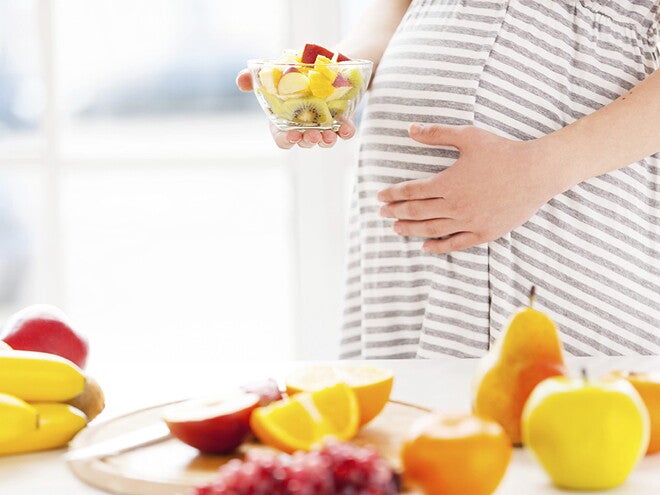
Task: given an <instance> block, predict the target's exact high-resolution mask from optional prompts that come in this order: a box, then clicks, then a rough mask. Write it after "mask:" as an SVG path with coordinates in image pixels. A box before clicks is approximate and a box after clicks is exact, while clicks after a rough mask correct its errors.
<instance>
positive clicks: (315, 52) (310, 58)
mask: <svg viewBox="0 0 660 495" xmlns="http://www.w3.org/2000/svg"><path fill="white" fill-rule="evenodd" d="M319 55H322V56H324V57H327V58H329V59H330V60H333V61H335V60H336V61H337V62H347V61H349V60H350V58H348V57H347V56H346V55H342V54H341V53H334V52H332V51H330V50H328V49H327V48H324V47H322V46H319V45H314V44H312V43H307V44H306V45H305V48H303V51H302V55H301V57H300V61H301V62H302V63H303V64H313V63H314V62H316V57H317V56H319Z"/></svg>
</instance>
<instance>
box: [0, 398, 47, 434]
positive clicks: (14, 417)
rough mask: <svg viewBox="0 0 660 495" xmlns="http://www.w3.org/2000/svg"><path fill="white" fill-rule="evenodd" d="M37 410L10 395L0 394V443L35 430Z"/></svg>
mask: <svg viewBox="0 0 660 495" xmlns="http://www.w3.org/2000/svg"><path fill="white" fill-rule="evenodd" d="M38 424H39V417H38V416H37V410H36V409H35V408H34V407H32V406H31V405H30V404H28V403H26V402H24V401H22V400H21V399H18V398H16V397H14V396H12V395H7V394H0V443H2V442H6V441H8V440H12V439H14V438H16V437H20V436H21V435H23V434H25V433H28V432H30V431H33V430H36V429H37V426H38Z"/></svg>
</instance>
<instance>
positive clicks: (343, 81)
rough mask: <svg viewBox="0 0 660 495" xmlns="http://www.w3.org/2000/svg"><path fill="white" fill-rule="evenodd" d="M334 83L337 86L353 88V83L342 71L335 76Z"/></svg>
mask: <svg viewBox="0 0 660 495" xmlns="http://www.w3.org/2000/svg"><path fill="white" fill-rule="evenodd" d="M332 85H333V86H334V87H335V88H351V87H353V85H352V84H351V81H349V80H348V79H347V78H346V76H344V75H343V74H342V73H341V72H340V73H338V74H337V77H335V80H334V81H333V82H332Z"/></svg>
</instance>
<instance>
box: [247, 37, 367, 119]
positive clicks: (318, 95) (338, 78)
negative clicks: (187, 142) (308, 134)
mask: <svg viewBox="0 0 660 495" xmlns="http://www.w3.org/2000/svg"><path fill="white" fill-rule="evenodd" d="M372 67H373V64H372V62H371V61H369V60H351V59H349V58H348V57H346V56H344V55H342V54H340V53H333V52H331V51H330V50H327V49H326V48H323V47H321V46H318V45H313V44H307V45H305V48H304V49H303V50H302V51H293V50H285V51H284V53H283V54H282V56H281V57H280V58H278V59H271V60H265V59H260V60H249V61H248V69H249V71H250V75H251V77H252V85H253V87H254V92H255V94H256V95H257V99H258V100H259V104H260V105H261V107H262V108H263V109H264V112H266V114H267V115H268V117H269V118H270V120H271V121H272V122H273V124H275V126H276V127H277V128H278V129H280V130H283V131H287V130H305V129H319V130H330V129H331V130H333V131H337V130H338V129H339V126H340V125H341V123H342V122H343V121H344V120H346V119H349V118H351V117H352V115H353V113H354V112H355V109H356V108H357V106H358V104H359V103H360V100H361V99H362V96H364V93H365V91H366V89H367V86H368V84H369V79H370V78H371V71H372Z"/></svg>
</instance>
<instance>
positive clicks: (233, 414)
mask: <svg viewBox="0 0 660 495" xmlns="http://www.w3.org/2000/svg"><path fill="white" fill-rule="evenodd" d="M259 400H260V398H259V396H258V395H257V394H253V393H248V392H242V391H236V392H233V393H230V394H226V395H222V396H218V397H211V398H202V399H191V400H187V401H184V402H181V403H178V404H174V405H172V406H169V407H168V408H166V409H165V410H164V411H163V413H162V419H163V421H165V424H167V427H168V428H169V429H170V432H171V433H172V435H174V436H175V437H176V438H178V439H179V440H181V441H182V442H184V443H186V444H188V445H190V446H191V447H194V448H196V449H198V450H199V451H201V452H204V453H208V454H228V453H230V452H232V451H233V450H234V449H236V447H238V446H239V445H240V444H241V443H242V442H243V440H244V439H245V437H246V436H247V435H248V434H249V433H250V431H251V430H250V415H251V414H252V411H253V410H254V409H255V408H256V407H258V406H259Z"/></svg>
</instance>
